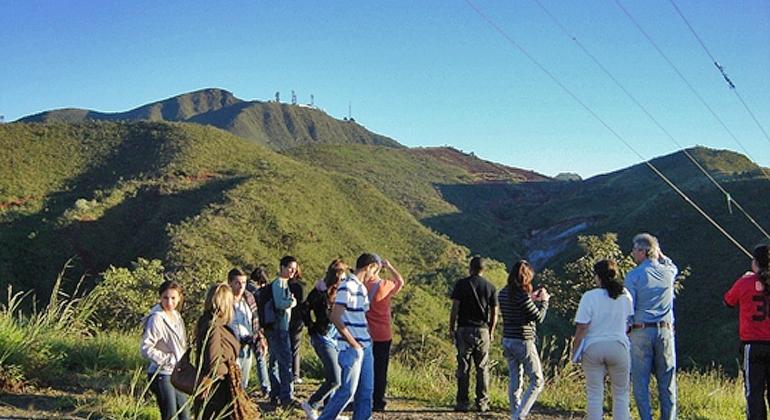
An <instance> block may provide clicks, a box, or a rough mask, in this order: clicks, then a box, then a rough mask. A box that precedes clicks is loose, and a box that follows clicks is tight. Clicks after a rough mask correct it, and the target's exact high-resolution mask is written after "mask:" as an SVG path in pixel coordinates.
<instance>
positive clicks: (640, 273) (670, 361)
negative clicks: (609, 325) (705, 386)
mask: <svg viewBox="0 0 770 420" xmlns="http://www.w3.org/2000/svg"><path fill="white" fill-rule="evenodd" d="M631 255H632V257H633V258H634V261H635V262H636V263H637V266H636V268H634V269H633V270H631V271H630V272H629V273H628V275H626V282H625V283H626V288H627V289H628V291H629V292H631V297H632V298H633V300H634V315H633V317H632V319H631V334H630V338H631V381H632V382H633V384H634V399H635V400H636V407H637V409H638V410H639V417H640V418H641V419H642V420H652V409H651V408H650V391H649V387H650V375H651V374H655V379H656V380H657V382H658V398H659V399H660V418H661V419H662V420H672V419H675V418H676V349H675V346H674V281H675V279H676V275H677V272H678V270H677V268H676V265H674V263H673V262H671V259H670V258H668V257H666V256H665V255H663V252H661V250H660V245H659V244H658V239H657V238H656V237H654V236H652V235H650V234H649V233H641V234H638V235H636V236H635V237H634V247H633V250H632V251H631Z"/></svg>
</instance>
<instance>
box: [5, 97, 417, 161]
mask: <svg viewBox="0 0 770 420" xmlns="http://www.w3.org/2000/svg"><path fill="white" fill-rule="evenodd" d="M84 121H173V122H192V123H196V124H203V125H212V126H214V127H218V128H221V129H223V130H225V131H229V132H231V133H233V134H235V135H237V136H240V137H243V138H245V139H247V140H251V141H253V142H255V143H257V144H261V145H263V146H267V147H270V148H272V149H274V150H282V149H287V148H291V147H296V146H300V145H305V144H377V145H383V146H389V147H403V146H401V145H400V144H399V143H398V142H396V141H395V140H393V139H390V138H388V137H385V136H381V135H379V134H375V133H372V132H370V131H369V130H367V129H366V128H364V127H363V126H361V125H360V124H358V123H356V122H355V121H353V120H350V121H348V120H345V121H340V120H337V119H335V118H332V117H330V116H329V115H328V114H326V113H324V112H323V111H320V110H318V109H316V108H312V107H309V106H305V105H288V104H283V103H277V102H261V101H243V100H241V99H238V98H236V97H235V96H233V94H232V93H230V92H228V91H226V90H223V89H203V90H199V91H195V92H190V93H186V94H183V95H179V96H175V97H172V98H168V99H165V100H162V101H158V102H154V103H150V104H147V105H143V106H140V107H138V108H135V109H132V110H130V111H126V112H116V113H103V112H97V111H91V110H85V109H60V110H53V111H46V112H41V113H39V114H35V115H30V116H28V117H24V118H21V119H19V122H25V123H32V122H43V123H51V122H66V123H73V122H84Z"/></svg>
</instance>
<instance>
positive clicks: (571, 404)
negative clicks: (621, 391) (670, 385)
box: [388, 337, 745, 420]
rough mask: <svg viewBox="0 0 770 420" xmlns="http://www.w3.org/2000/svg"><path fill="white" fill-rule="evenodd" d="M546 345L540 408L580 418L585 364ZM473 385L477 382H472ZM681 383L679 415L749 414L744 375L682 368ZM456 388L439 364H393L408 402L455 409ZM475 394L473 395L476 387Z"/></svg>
mask: <svg viewBox="0 0 770 420" xmlns="http://www.w3.org/2000/svg"><path fill="white" fill-rule="evenodd" d="M541 344H542V345H541V346H540V348H541V358H542V361H543V370H544V374H545V375H546V385H545V389H544V390H543V393H542V394H540V397H539V398H538V401H537V404H536V406H535V410H536V411H537V410H545V411H549V412H559V413H562V414H563V415H571V416H575V417H578V418H579V417H581V416H583V415H584V414H585V409H586V390H585V377H584V375H583V371H582V368H581V367H580V366H578V365H575V364H572V363H569V361H568V360H569V357H568V355H569V347H568V346H567V345H566V343H559V342H558V341H557V340H555V339H552V338H548V337H546V338H544V339H543V341H542V343H541ZM493 353H494V352H493ZM498 357H499V355H498ZM493 365H494V368H493V369H492V377H491V379H490V389H489V394H490V400H491V406H492V407H493V408H494V409H496V410H502V411H507V410H508V408H509V404H508V389H507V387H508V376H507V367H506V365H505V362H504V361H502V360H499V359H498V360H494V361H493ZM472 371H473V369H472ZM472 373H473V372H472ZM473 383H474V382H473V381H472V382H471V384H473ZM677 385H678V418H681V419H695V420H701V419H725V420H727V419H737V418H742V417H744V407H745V401H744V397H743V390H742V386H743V385H742V381H741V379H740V378H735V377H730V376H728V375H727V374H726V373H725V372H724V371H722V370H721V369H718V368H709V369H706V370H704V371H679V372H678V374H677ZM456 392H457V384H456V380H455V377H454V371H452V370H447V369H442V368H441V367H440V366H439V365H438V364H435V365H431V364H424V365H411V364H404V363H403V362H402V361H400V360H398V359H395V360H393V361H392V362H391V368H390V372H389V375H388V394H389V395H390V396H391V397H393V398H395V399H399V400H404V402H403V404H405V405H407V406H423V407H424V406H428V407H451V406H453V405H454V403H455V395H456ZM470 392H471V395H472V394H473V386H471V391H470ZM656 394H657V391H656V385H655V381H654V379H653V380H652V384H651V386H650V395H651V399H652V406H653V409H654V410H658V407H659V404H658V398H657V395H656ZM611 408H612V399H611V393H610V387H609V384H608V385H607V386H605V404H604V411H605V413H606V414H609V413H610V412H611ZM631 415H632V418H635V419H636V418H638V415H637V413H636V403H635V402H634V400H633V395H631Z"/></svg>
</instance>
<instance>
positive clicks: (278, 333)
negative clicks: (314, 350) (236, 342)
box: [263, 255, 299, 407]
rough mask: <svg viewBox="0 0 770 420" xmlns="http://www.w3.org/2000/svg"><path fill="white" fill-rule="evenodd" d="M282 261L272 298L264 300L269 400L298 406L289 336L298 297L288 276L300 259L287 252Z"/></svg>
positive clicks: (278, 403) (271, 294) (283, 404)
mask: <svg viewBox="0 0 770 420" xmlns="http://www.w3.org/2000/svg"><path fill="white" fill-rule="evenodd" d="M279 265H280V273H279V274H278V277H277V278H276V279H275V280H273V282H272V283H270V286H269V289H268V290H269V291H270V293H269V295H270V300H269V301H267V302H265V308H264V311H263V313H264V317H265V319H266V322H267V323H268V324H267V325H265V330H266V334H265V335H266V336H267V342H268V346H269V347H270V363H269V369H268V372H269V376H270V401H271V402H272V403H273V404H275V405H280V406H282V407H290V406H295V405H296V406H299V404H298V403H297V402H296V401H295V400H294V389H293V383H292V379H293V377H292V371H291V360H292V358H291V341H290V339H289V322H290V320H291V309H292V308H294V307H295V306H297V299H295V298H294V296H293V295H292V294H291V291H290V290H289V279H291V278H292V277H294V274H295V273H296V272H297V259H296V258H294V257H292V256H289V255H287V256H284V257H283V258H281V261H280V263H279ZM271 312H272V314H271ZM270 318H273V319H270Z"/></svg>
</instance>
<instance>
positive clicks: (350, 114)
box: [348, 101, 353, 120]
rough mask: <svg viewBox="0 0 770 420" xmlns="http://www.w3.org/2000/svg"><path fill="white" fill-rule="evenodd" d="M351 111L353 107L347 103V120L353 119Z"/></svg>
mask: <svg viewBox="0 0 770 420" xmlns="http://www.w3.org/2000/svg"><path fill="white" fill-rule="evenodd" d="M352 109H353V107H352V105H351V103H350V101H348V119H349V120H352V119H353V111H352Z"/></svg>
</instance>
